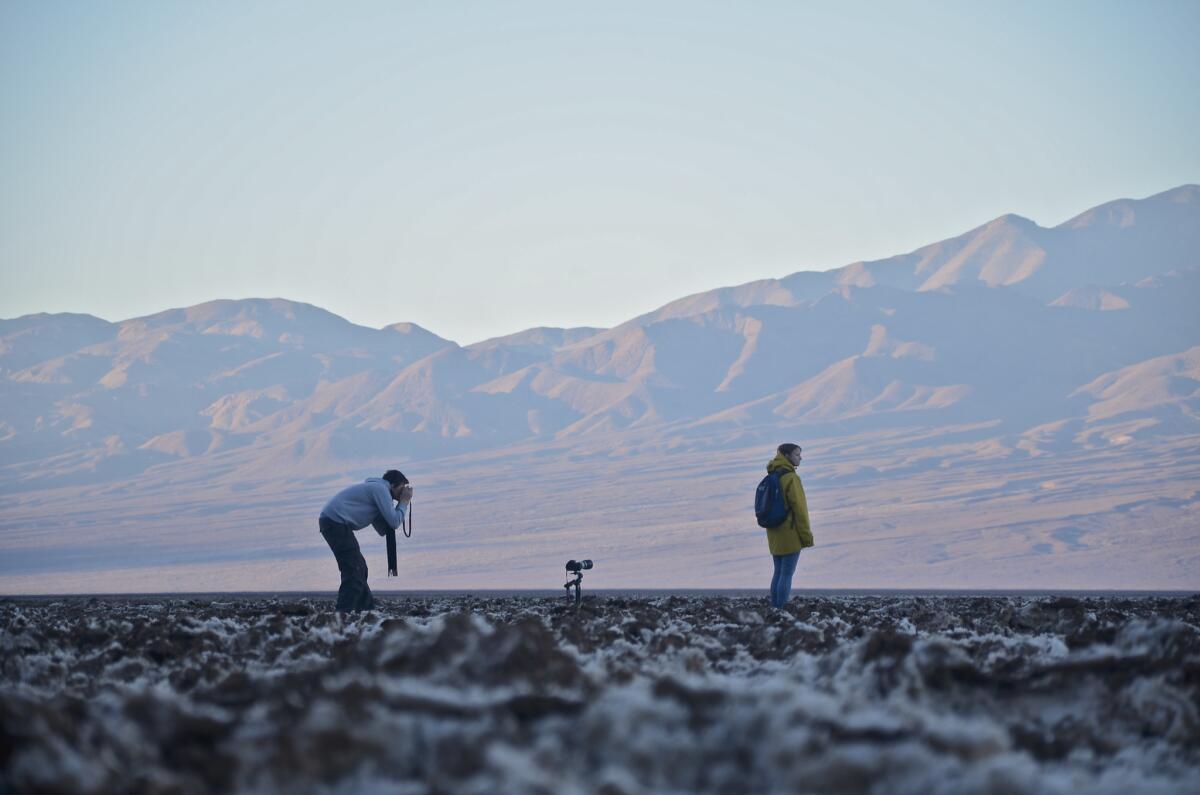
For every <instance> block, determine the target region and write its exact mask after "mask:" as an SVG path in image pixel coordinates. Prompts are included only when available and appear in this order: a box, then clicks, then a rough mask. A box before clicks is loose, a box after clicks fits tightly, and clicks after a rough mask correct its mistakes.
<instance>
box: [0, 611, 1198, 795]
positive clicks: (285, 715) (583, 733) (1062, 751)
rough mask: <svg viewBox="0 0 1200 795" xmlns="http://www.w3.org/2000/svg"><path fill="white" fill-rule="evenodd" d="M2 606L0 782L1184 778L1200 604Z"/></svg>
mask: <svg viewBox="0 0 1200 795" xmlns="http://www.w3.org/2000/svg"><path fill="white" fill-rule="evenodd" d="M331 607H332V605H331V602H330V601H329V600H326V599H303V598H292V599H283V598H280V599H261V598H259V599H235V598H229V599H204V600H188V599H169V598H147V599H137V598H124V599H118V598H106V599H100V598H90V599H89V598H79V599H75V598H71V599H61V600H45V599H43V600H21V599H6V600H0V792H13V793H26V792H47V793H48V792H55V793H109V792H118V793H119V792H137V793H231V792H264V793H265V792H282V791H288V792H298V793H304V792H331V793H332V792H338V793H358V792H376V791H378V792H400V793H406V792H412V793H426V792H428V793H481V794H482V793H487V795H492V793H498V792H534V793H542V792H544V793H551V792H553V793H567V794H570V793H605V794H606V795H616V794H617V793H641V792H654V793H673V792H681V793H682V792H702V793H707V792H712V793H748V792H753V793H771V792H816V793H843V792H844V793H851V792H853V793H859V792H868V793H870V792H877V793H920V795H936V793H1018V792H1031V793H1032V792H1037V793H1071V795H1075V793H1077V792H1088V793H1121V795H1127V793H1132V792H1138V793H1145V792H1151V793H1153V792H1162V793H1176V792H1200V629H1198V627H1200V596H1191V597H1179V598H1167V597H1141V598H1133V597H1129V598H1116V597H1088V598H1068V597H1061V596H1059V597H1055V596H1051V597H1029V596H979V597H954V596H908V595H887V596H859V597H855V596H821V597H813V596H809V595H801V596H799V597H797V598H796V599H794V601H793V602H792V603H791V604H790V605H788V607H787V608H786V609H784V610H778V611H777V610H772V609H770V608H769V607H768V606H767V604H766V600H765V598H761V597H760V598H735V597H727V596H696V597H688V596H662V597H647V598H642V597H638V598H633V597H616V596H589V597H586V598H585V601H584V604H583V606H582V607H581V608H580V609H579V610H578V612H576V611H575V610H574V609H572V608H570V607H569V606H568V605H567V604H566V603H565V601H564V600H561V599H558V600H555V599H549V598H545V599H542V598H535V597H509V598H473V597H463V596H445V597H430V598H416V597H413V598H390V599H389V598H386V597H385V598H384V599H382V600H381V605H380V607H379V609H377V610H376V611H373V612H370V613H366V614H362V615H359V616H354V617H350V618H346V617H342V616H339V615H338V614H336V613H334V612H332V610H331Z"/></svg>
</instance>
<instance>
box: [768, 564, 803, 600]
mask: <svg viewBox="0 0 1200 795" xmlns="http://www.w3.org/2000/svg"><path fill="white" fill-rule="evenodd" d="M771 558H772V559H773V560H774V561H775V576H774V577H772V578H771V605H772V606H774V607H783V606H784V605H785V604H787V600H788V597H789V596H791V595H792V575H793V574H795V573H796V563H797V561H799V560H800V552H799V551H796V552H793V553H792V554H790V555H772V556H771Z"/></svg>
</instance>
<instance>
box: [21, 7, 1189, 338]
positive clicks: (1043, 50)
mask: <svg viewBox="0 0 1200 795" xmlns="http://www.w3.org/2000/svg"><path fill="white" fill-rule="evenodd" d="M1197 40H1200V3H1198V2H1194V1H1192V0H1186V1H1185V2H1161V1H1159V2H1156V1H1155V0H1150V1H1149V2H1138V3H1134V2H1119V3H1110V2H1054V3H1044V2H1032V3H1025V2H1011V3H995V2H991V3H983V2H978V3H976V2H971V3H968V2H940V3H924V2H912V3H899V2H897V3H887V4H882V3H854V2H838V3H833V2H830V3H803V2H778V3H776V2H756V3H706V2H679V3H676V2H628V3H626V2H608V3H586V4H585V3H559V2H544V3H538V2H511V3H494V2H492V3H467V2H455V3H435V2H430V3H424V2H421V3H417V2H411V3H401V2H384V3H374V2H346V3H333V2H326V3H305V2H284V3H275V2H246V1H244V0H239V1H238V2H229V1H226V0H209V1H208V2H203V3H185V2H157V1H156V2H128V1H125V2H122V1H120V0H117V1H114V2H106V3H96V2H70V1H68V0H55V1H54V2H43V1H41V0H0V108H3V110H2V111H0V177H2V179H0V317H4V318H10V317H15V316H19V315H23V314H29V313H34V312H64V311H70V312H86V313H89V314H93V315H97V316H100V317H103V318H106V319H108V320H123V319H126V318H129V317H135V316H139V315H145V314H149V313H153V312H157V311H160V310H163V309H167V308H170V307H179V306H189V305H192V304H196V303H200V302H203V301H207V300H212V299H216V298H248V297H282V298H288V299H292V300H297V301H305V302H308V303H312V304H316V305H318V306H321V307H323V308H325V309H328V310H330V311H333V312H336V313H337V314H339V315H341V316H343V317H345V318H347V319H349V320H351V321H353V322H355V323H359V324H362V325H367V326H376V327H378V326H383V325H386V324H389V323H395V322H401V321H408V322H415V323H417V324H419V325H421V326H423V327H425V328H427V329H430V330H431V331H434V332H435V333H437V334H440V335H442V336H444V337H447V338H450V339H453V340H455V341H457V342H460V343H463V344H467V343H470V342H475V341H478V340H481V339H484V338H487V337H492V336H498V335H502V334H508V333H512V332H515V331H518V330H521V329H524V328H529V327H532V326H611V325H615V324H617V323H620V322H622V321H624V320H627V319H629V318H630V317H633V316H635V315H637V314H640V313H643V312H647V311H650V310H652V309H654V308H656V307H658V306H660V305H662V304H664V303H666V302H668V301H671V300H674V299H676V298H679V297H682V296H684V295H687V294H690V293H694V292H699V291H703V290H708V289H712V288H714V287H719V286H724V285H730V284H738V283H742V282H745V281H750V280H753V279H760V278H767V277H778V276H783V275H786V274H789V273H793V272H795V271H799V270H825V269H828V268H831V267H838V266H841V265H845V264H847V263H850V262H853V261H856V260H860V259H874V258H882V257H886V256H891V255H894V254H899V253H904V252H907V251H910V250H912V249H914V248H916V247H918V246H921V245H924V244H927V243H931V242H934V241H936V240H939V239H943V238H946V237H951V236H954V235H957V234H960V233H962V232H964V231H966V230H968V229H970V228H972V227H975V226H977V225H979V224H981V223H984V222H986V221H988V220H990V219H992V218H994V217H996V216H998V215H1002V214H1004V213H1008V212H1015V213H1017V214H1020V215H1024V216H1026V217H1029V218H1032V219H1033V220H1035V221H1037V222H1038V223H1040V224H1042V225H1043V226H1052V225H1055V224H1058V223H1061V222H1062V221H1065V220H1067V219H1068V218H1069V217H1071V216H1073V215H1075V214H1077V213H1079V212H1082V211H1083V210H1085V209H1088V208H1089V207H1092V206H1094V205H1096V204H1099V203H1102V202H1104V201H1108V200H1112V199H1116V198H1141V197H1144V196H1148V195H1151V194H1154V193H1158V192H1160V191H1163V190H1167V189H1170V188H1172V187H1176V186H1178V185H1181V184H1184V183H1195V182H1200V146H1198V145H1197V143H1196V140H1197V134H1196V131H1197V130H1198V129H1200V47H1197V46H1196V41H1197Z"/></svg>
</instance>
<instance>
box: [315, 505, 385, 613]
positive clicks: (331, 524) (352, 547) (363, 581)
mask: <svg viewBox="0 0 1200 795" xmlns="http://www.w3.org/2000/svg"><path fill="white" fill-rule="evenodd" d="M318 524H319V525H320V527H321V535H323V536H324V537H325V543H327V544H329V548H330V549H331V550H333V556H334V557H335V558H337V564H338V569H339V570H340V571H341V573H342V587H340V588H338V598H337V609H338V611H339V612H342V613H350V612H354V611H356V610H370V609H371V608H373V607H374V606H375V597H374V596H372V595H371V589H370V588H369V587H367V561H366V558H364V557H363V555H362V550H361V549H359V546H358V539H357V538H355V537H354V531H353V530H351V529H350V528H349V527H347V526H346V525H344V524H340V523H338V522H335V521H332V520H330V519H326V518H325V517H324V516H322V517H321V518H320V520H319V522H318Z"/></svg>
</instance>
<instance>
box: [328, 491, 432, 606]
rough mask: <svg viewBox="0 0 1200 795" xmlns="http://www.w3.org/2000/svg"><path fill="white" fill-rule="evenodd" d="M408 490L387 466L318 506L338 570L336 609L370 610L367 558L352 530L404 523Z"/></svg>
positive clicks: (381, 528)
mask: <svg viewBox="0 0 1200 795" xmlns="http://www.w3.org/2000/svg"><path fill="white" fill-rule="evenodd" d="M412 493H413V490H412V486H411V485H409V483H408V478H406V477H404V475H403V474H402V473H401V472H400V470H398V469H389V470H388V471H387V472H384V473H383V477H381V478H367V479H366V481H365V482H363V483H359V484H357V485H354V486H349V487H347V488H344V489H342V490H341V491H339V492H338V493H337V494H335V495H334V496H333V499H331V500H330V501H329V502H327V503H325V507H324V508H322V509H321V516H320V518H319V519H318V520H317V523H318V524H319V525H320V527H321V535H322V536H324V537H325V543H327V544H329V548H330V549H331V550H333V556H334V557H335V558H337V564H338V570H339V571H341V573H342V585H341V587H340V588H338V598H337V609H338V611H339V612H342V613H346V612H351V611H355V610H370V609H371V608H372V607H374V606H375V597H373V596H372V595H371V589H370V588H369V587H367V561H366V559H365V558H363V555H362V550H361V549H359V546H358V539H357V538H355V537H354V532H355V531H356V530H361V529H362V528H364V527H366V526H367V525H371V526H372V527H374V528H375V532H377V533H379V535H381V536H382V535H387V533H388V531H389V530H395V529H396V528H397V527H399V526H400V525H402V524H403V523H404V512H405V510H407V508H408V503H409V501H411V500H412ZM393 501H395V504H394V505H393V504H392V503H393Z"/></svg>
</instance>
